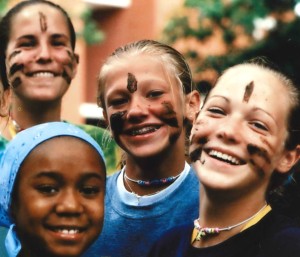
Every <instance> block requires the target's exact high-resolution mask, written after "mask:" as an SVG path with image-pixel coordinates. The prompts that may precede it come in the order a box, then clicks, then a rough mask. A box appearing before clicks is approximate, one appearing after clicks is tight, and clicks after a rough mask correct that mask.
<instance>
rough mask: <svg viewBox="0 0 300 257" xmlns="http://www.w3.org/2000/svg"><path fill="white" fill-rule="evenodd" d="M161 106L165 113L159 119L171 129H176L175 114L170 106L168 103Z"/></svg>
mask: <svg viewBox="0 0 300 257" xmlns="http://www.w3.org/2000/svg"><path fill="white" fill-rule="evenodd" d="M161 104H162V105H163V106H164V109H165V110H166V113H165V114H164V115H162V118H161V119H162V120H163V121H164V122H165V123H167V124H168V125H170V126H171V127H176V128H178V127H179V125H178V120H177V117H176V112H174V110H173V107H172V105H171V104H170V103H168V102H162V103H161Z"/></svg>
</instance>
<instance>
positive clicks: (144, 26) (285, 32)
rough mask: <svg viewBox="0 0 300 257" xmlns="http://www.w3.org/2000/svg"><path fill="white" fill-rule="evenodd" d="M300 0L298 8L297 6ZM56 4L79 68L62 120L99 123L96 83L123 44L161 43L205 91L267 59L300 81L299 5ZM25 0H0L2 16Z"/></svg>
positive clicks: (236, 0)
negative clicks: (72, 35) (227, 74)
mask: <svg viewBox="0 0 300 257" xmlns="http://www.w3.org/2000/svg"><path fill="white" fill-rule="evenodd" d="M298 1H299V3H298ZM298 1H297V0H53V2H56V3H58V4H60V5H61V6H62V7H64V8H65V9H66V11H67V12H68V13H69V14H70V16H71V19H72V20H73V22H74V24H75V29H76V31H77V34H78V41H77V42H78V43H77V47H76V52H77V53H78V54H79V55H80V65H79V70H78V74H77V76H76V79H74V80H73V82H72V84H71V87H70V89H69V91H68V93H67V95H66V96H65V98H64V102H63V118H64V119H66V120H69V121H72V122H75V123H93V124H95V123H96V124H101V125H103V126H105V124H103V123H99V120H101V117H102V113H101V109H100V108H98V107H97V106H96V80H97V74H98V71H99V69H100V67H101V64H102V63H103V61H104V60H105V58H106V57H107V56H108V55H109V54H110V53H111V52H112V51H113V50H114V49H115V48H116V47H118V46H120V45H122V44H125V43H128V42H131V41H134V40H139V39H155V40H159V41H162V42H165V43H168V44H170V45H172V46H174V47H175V48H176V49H177V50H179V51H180V52H182V53H183V54H184V55H185V56H186V58H187V60H188V63H189V64H190V66H191V67H192V72H193V76H194V82H195V84H196V85H197V87H198V89H199V90H200V91H201V92H205V90H207V88H209V87H210V85H212V84H213V83H214V81H215V80H216V78H217V76H218V75H219V74H220V72H222V70H224V69H225V68H227V67H229V66H231V65H234V64H236V63H240V62H243V61H245V60H248V59H250V58H253V57H255V56H266V57H268V58H269V59H271V60H272V61H273V62H275V63H276V64H277V65H278V66H279V67H280V68H281V69H282V70H283V71H284V72H285V73H287V74H288V75H289V76H291V77H292V78H293V79H294V80H295V81H296V82H297V83H299V81H300V69H299V68H300V58H299V56H300V20H299V16H298V15H300V0H298ZM17 2H20V0H0V17H1V15H3V14H4V13H5V11H6V10H7V8H9V7H10V6H12V5H14V4H15V3H17Z"/></svg>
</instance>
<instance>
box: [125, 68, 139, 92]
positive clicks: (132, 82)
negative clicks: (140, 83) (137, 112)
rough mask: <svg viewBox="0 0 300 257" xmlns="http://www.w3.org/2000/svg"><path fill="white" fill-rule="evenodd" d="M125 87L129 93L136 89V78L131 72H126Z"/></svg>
mask: <svg viewBox="0 0 300 257" xmlns="http://www.w3.org/2000/svg"><path fill="white" fill-rule="evenodd" d="M127 89H128V91H129V92H130V93H134V92H135V91H136V90H137V80H136V78H135V76H134V75H133V74H132V73H128V78H127Z"/></svg>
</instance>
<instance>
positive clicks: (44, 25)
mask: <svg viewBox="0 0 300 257" xmlns="http://www.w3.org/2000/svg"><path fill="white" fill-rule="evenodd" d="M39 15H40V26H41V31H42V32H45V31H46V30H47V19H46V16H45V14H43V13H42V12H39Z"/></svg>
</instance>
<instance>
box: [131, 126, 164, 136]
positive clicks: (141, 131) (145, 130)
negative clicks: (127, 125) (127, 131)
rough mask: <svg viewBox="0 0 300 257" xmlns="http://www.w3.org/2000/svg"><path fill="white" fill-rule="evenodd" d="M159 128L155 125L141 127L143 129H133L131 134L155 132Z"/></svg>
mask: <svg viewBox="0 0 300 257" xmlns="http://www.w3.org/2000/svg"><path fill="white" fill-rule="evenodd" d="M157 129H158V128H155V127H145V128H141V129H137V130H133V131H131V135H133V136H136V135H142V134H146V133H149V132H154V131H156V130H157Z"/></svg>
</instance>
